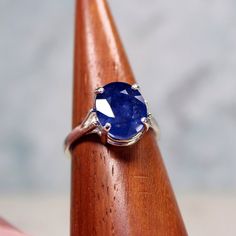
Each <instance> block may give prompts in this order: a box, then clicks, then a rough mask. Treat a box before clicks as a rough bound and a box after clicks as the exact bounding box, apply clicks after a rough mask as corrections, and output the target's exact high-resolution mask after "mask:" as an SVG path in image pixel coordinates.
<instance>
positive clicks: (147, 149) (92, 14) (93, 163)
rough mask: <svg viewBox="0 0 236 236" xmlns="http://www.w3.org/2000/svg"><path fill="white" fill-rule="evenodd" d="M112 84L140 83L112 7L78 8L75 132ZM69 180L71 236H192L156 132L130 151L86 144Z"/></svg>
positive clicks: (85, 2) (100, 1)
mask: <svg viewBox="0 0 236 236" xmlns="http://www.w3.org/2000/svg"><path fill="white" fill-rule="evenodd" d="M111 81H125V82H128V83H134V82H135V80H134V77H133V74H132V71H131V68H130V66H129V63H128V60H127V57H126V55H125V52H124V49H123V47H122V44H121V42H120V39H119V36H118V33H117V31H116V29H115V26H114V22H113V20H112V17H111V14H110V11H109V9H108V6H107V4H106V2H105V1H104V0H78V1H77V5H76V34H75V63H74V96H73V127H75V126H76V125H78V124H79V123H80V122H81V121H82V120H83V118H84V117H85V116H86V114H87V112H88V110H89V109H90V108H91V107H92V106H93V101H94V94H93V92H94V90H95V88H97V87H99V86H102V85H104V84H106V83H109V82H111ZM71 180H72V186H71V187H72V189H71V191H72V194H71V236H78V235H82V236H89V235H101V236H105V235H106V236H107V235H108V236H109V235H118V236H125V235H129V236H130V235H131V236H139V235H140V236H141V235H142V236H146V235H155V236H165V235H166V236H172V235H173V236H174V235H176V236H185V235H187V233H186V230H185V227H184V224H183V221H182V218H181V215H180V212H179V209H178V206H177V203H176V200H175V197H174V194H173V191H172V188H171V185H170V182H169V179H168V176H167V173H166V170H165V167H164V164H163V162H162V158H161V154H160V151H159V149H158V146H157V144H156V140H155V137H154V134H153V133H152V131H149V132H148V133H146V134H145V135H144V137H143V138H142V140H141V141H139V142H138V143H137V144H135V145H134V146H131V147H125V148H118V147H112V146H104V145H103V144H101V143H100V142H99V138H97V137H94V136H88V137H86V138H85V139H84V140H83V141H82V142H80V143H78V144H77V145H76V147H75V149H74V150H73V152H72V179H71Z"/></svg>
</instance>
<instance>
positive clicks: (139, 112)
mask: <svg viewBox="0 0 236 236" xmlns="http://www.w3.org/2000/svg"><path fill="white" fill-rule="evenodd" d="M103 88H104V92H103V93H100V94H97V96H96V102H95V110H96V113H97V117H98V120H99V122H100V124H101V125H102V126H105V124H106V123H110V124H111V129H110V130H109V133H108V135H109V136H110V137H111V138H114V139H118V140H129V139H131V138H132V137H134V136H135V135H136V134H138V133H139V132H141V131H142V130H143V129H144V125H143V123H142V121H141V119H142V118H143V117H147V106H146V104H145V102H144V99H143V97H142V95H141V94H140V92H139V91H138V90H135V89H132V87H131V85H130V84H127V83H123V82H113V83H110V84H107V85H105V86H104V87H103Z"/></svg>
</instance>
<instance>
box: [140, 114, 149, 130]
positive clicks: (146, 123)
mask: <svg viewBox="0 0 236 236" xmlns="http://www.w3.org/2000/svg"><path fill="white" fill-rule="evenodd" d="M141 121H142V123H143V124H144V125H145V129H146V130H148V129H149V127H150V121H149V117H142V118H141Z"/></svg>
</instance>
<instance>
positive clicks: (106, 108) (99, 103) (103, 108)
mask: <svg viewBox="0 0 236 236" xmlns="http://www.w3.org/2000/svg"><path fill="white" fill-rule="evenodd" d="M96 109H97V111H99V112H101V113H102V114H104V115H105V116H108V117H111V118H115V115H114V113H113V111H112V109H111V106H110V104H109V103H108V102H107V100H106V99H96Z"/></svg>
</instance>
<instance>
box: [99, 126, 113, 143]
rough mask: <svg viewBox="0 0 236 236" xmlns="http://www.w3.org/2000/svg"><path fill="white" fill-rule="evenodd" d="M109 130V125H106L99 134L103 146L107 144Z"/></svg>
mask: <svg viewBox="0 0 236 236" xmlns="http://www.w3.org/2000/svg"><path fill="white" fill-rule="evenodd" d="M110 129H111V124H110V123H106V124H105V125H104V127H103V130H102V132H101V140H102V143H103V144H106V143H107V135H108V132H109V130H110Z"/></svg>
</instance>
